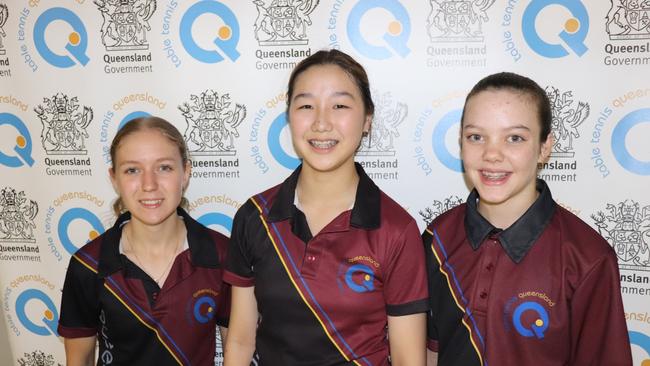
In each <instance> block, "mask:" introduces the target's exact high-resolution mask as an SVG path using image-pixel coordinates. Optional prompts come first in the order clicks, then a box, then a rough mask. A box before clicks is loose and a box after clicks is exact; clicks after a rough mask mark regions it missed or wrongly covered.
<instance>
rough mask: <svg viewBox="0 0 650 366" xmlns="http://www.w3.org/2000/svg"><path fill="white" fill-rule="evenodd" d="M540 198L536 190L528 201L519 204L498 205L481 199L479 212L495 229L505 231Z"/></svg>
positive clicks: (521, 201) (505, 203) (506, 203)
mask: <svg viewBox="0 0 650 366" xmlns="http://www.w3.org/2000/svg"><path fill="white" fill-rule="evenodd" d="M538 196H539V192H537V190H535V191H534V192H533V193H532V195H531V196H530V197H528V199H524V200H520V201H519V202H502V203H497V204H491V203H490V202H483V201H481V199H480V198H479V202H478V212H479V213H480V214H481V215H482V216H483V217H485V219H486V220H488V221H489V222H490V224H492V225H494V227H496V228H499V229H504V230H505V229H507V228H509V227H510V226H512V224H514V223H515V221H517V220H519V218H520V217H522V216H523V215H524V214H525V213H526V211H527V210H528V209H529V208H530V206H532V205H533V203H534V202H535V200H536V199H537V197H538Z"/></svg>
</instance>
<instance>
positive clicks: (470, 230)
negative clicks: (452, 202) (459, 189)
mask: <svg viewBox="0 0 650 366" xmlns="http://www.w3.org/2000/svg"><path fill="white" fill-rule="evenodd" d="M536 189H537V191H538V192H539V197H537V199H536V200H535V202H533V204H532V205H531V206H530V207H529V208H528V210H527V211H526V212H525V213H524V214H523V215H522V216H521V217H520V218H519V219H517V221H515V222H514V223H513V224H512V225H510V227H508V228H507V229H505V230H501V229H498V228H496V227H494V226H493V225H492V224H491V223H490V222H489V221H487V220H486V219H485V218H484V217H483V216H481V214H480V213H479V212H478V207H477V199H478V198H479V195H478V192H477V191H476V189H474V190H472V192H471V193H470V194H469V197H468V198H467V210H466V214H465V230H466V232H467V238H468V239H469V243H470V245H471V246H472V248H473V249H474V250H476V249H478V248H479V247H480V246H481V243H483V241H484V240H485V239H486V238H487V237H488V236H491V235H494V236H496V237H497V238H498V239H499V242H500V243H501V246H502V247H503V249H504V250H505V252H506V253H507V254H508V256H509V257H510V259H512V261H513V262H515V263H519V262H521V260H522V259H523V258H524V256H526V254H527V253H528V251H529V250H530V248H531V247H532V246H533V244H535V241H536V240H537V239H538V238H539V237H540V235H542V232H543V231H544V229H545V228H546V225H548V223H549V222H550V221H551V217H552V216H553V213H554V212H555V201H554V200H553V197H552V196H551V190H550V189H549V188H548V185H546V182H544V181H543V180H541V179H537V183H536Z"/></svg>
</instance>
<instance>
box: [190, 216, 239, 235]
mask: <svg viewBox="0 0 650 366" xmlns="http://www.w3.org/2000/svg"><path fill="white" fill-rule="evenodd" d="M196 221H198V222H200V223H201V224H202V225H203V226H210V225H218V226H221V227H223V228H224V229H226V230H227V231H228V232H227V233H230V232H231V231H232V218H231V217H230V216H228V215H224V214H222V213H219V212H210V213H207V214H205V215H203V216H201V217H199V218H198V220H196Z"/></svg>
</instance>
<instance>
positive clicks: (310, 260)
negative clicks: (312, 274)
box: [307, 255, 316, 262]
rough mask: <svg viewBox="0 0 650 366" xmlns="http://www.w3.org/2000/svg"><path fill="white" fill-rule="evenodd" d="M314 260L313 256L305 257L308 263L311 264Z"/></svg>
mask: <svg viewBox="0 0 650 366" xmlns="http://www.w3.org/2000/svg"><path fill="white" fill-rule="evenodd" d="M315 260H316V257H315V256H313V255H308V256H307V261H308V262H313V261H315Z"/></svg>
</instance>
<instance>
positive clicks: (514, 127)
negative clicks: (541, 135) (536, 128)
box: [463, 123, 530, 131]
mask: <svg viewBox="0 0 650 366" xmlns="http://www.w3.org/2000/svg"><path fill="white" fill-rule="evenodd" d="M466 128H476V129H481V127H479V126H476V125H473V124H471V123H468V124H464V125H463V130H464V129H466ZM506 130H526V131H530V127H528V126H526V125H515V126H510V127H508V128H506Z"/></svg>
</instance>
